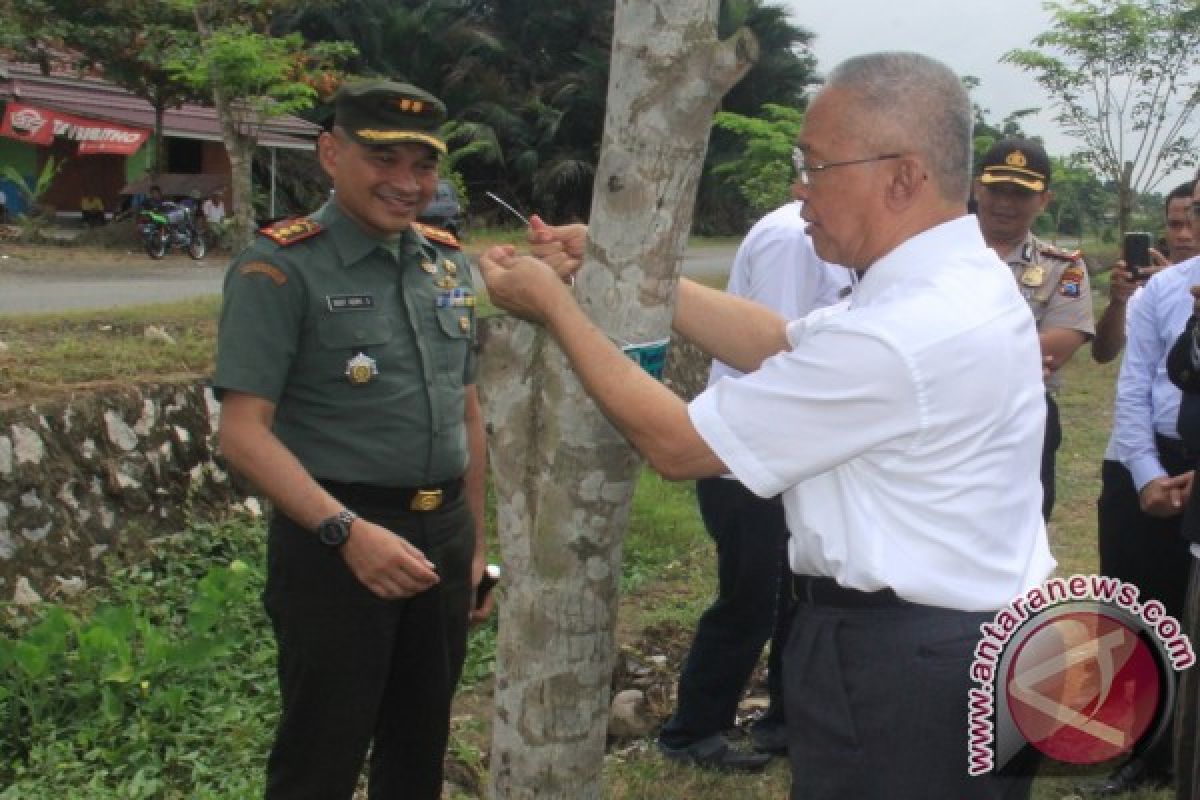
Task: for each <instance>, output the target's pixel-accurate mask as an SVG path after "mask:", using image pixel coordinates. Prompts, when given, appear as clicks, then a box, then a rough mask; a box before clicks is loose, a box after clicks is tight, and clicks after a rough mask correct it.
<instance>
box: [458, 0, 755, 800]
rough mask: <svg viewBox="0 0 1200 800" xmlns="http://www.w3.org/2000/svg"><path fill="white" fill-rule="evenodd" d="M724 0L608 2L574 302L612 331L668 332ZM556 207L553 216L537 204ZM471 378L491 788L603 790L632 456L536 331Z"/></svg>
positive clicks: (493, 326)
mask: <svg viewBox="0 0 1200 800" xmlns="http://www.w3.org/2000/svg"><path fill="white" fill-rule="evenodd" d="M717 8H718V0H618V2H617V7H616V25H615V31H614V36H613V56H612V69H611V74H610V79H609V88H608V106H607V117H606V119H605V129H604V142H603V149H602V151H601V155H600V163H599V166H598V169H597V173H596V185H595V192H594V195H593V199H592V219H591V229H590V233H589V239H588V245H587V252H586V259H585V264H584V267H583V270H582V271H581V273H580V276H579V280H578V283H577V286H576V292H577V293H578V296H579V299H580V302H581V304H582V305H583V307H584V308H585V309H586V310H587V312H588V314H589V315H590V316H591V317H592V319H593V320H595V322H596V323H597V324H598V325H599V326H600V327H601V328H602V329H603V330H605V331H607V332H609V334H610V336H612V338H613V339H614V341H617V342H621V343H641V342H649V341H654V340H658V339H663V338H666V337H667V336H669V334H670V321H671V315H672V311H673V305H674V293H675V286H676V283H677V281H678V278H679V271H680V267H681V264H682V261H683V254H684V249H685V247H686V244H687V236H688V232H689V231H690V229H691V223H692V209H693V204H694V201H695V195H696V188H697V185H698V183H699V179H700V172H701V168H702V166H703V160H704V152H705V149H706V147H707V144H708V135H709V129H710V127H711V121H712V115H713V112H714V111H715V109H716V107H717V104H718V103H719V102H720V99H721V97H722V96H723V95H724V94H725V92H726V91H727V90H728V89H729V87H731V86H732V85H733V84H734V83H736V82H737V80H739V79H740V78H741V77H742V75H744V74H745V72H746V71H747V70H748V69H749V67H750V65H751V61H752V60H753V59H754V58H755V57H756V54H757V47H756V45H755V43H754V39H753V36H752V35H751V34H750V33H749V32H746V31H741V32H739V33H738V34H737V35H735V36H734V37H732V38H731V39H729V40H727V41H725V42H718V41H717V40H716V22H715V20H716V17H717ZM547 212H548V216H551V217H552V216H553V213H552V209H547ZM482 338H483V347H484V358H483V371H482V375H481V377H480V382H479V385H480V388H481V390H482V391H483V392H484V407H485V413H486V415H487V424H488V432H489V451H490V459H491V463H492V468H493V480H494V487H495V491H496V498H497V504H498V513H497V523H498V528H499V537H500V544H501V551H502V557H503V561H504V565H505V588H504V597H503V602H502V603H501V605H500V620H499V625H500V636H499V643H498V645H497V679H496V718H495V723H494V734H493V740H492V753H491V764H492V789H493V793H494V796H495V797H496V798H529V800H533V798H537V800H552V799H553V798H564V800H566V799H567V798H569V799H570V800H587V799H588V798H599V797H600V795H601V790H600V785H601V781H600V777H601V770H602V767H603V761H604V745H605V735H606V729H607V722H608V703H609V693H610V686H609V684H610V676H611V673H612V666H613V659H614V636H615V631H616V615H617V601H618V581H619V577H620V565H621V541H622V537H623V535H624V532H625V529H626V523H627V522H628V518H629V507H630V503H631V500H632V497H633V490H634V485H635V482H636V478H637V474H638V468H639V466H640V463H641V462H640V459H639V458H638V456H637V454H636V453H634V452H633V450H632V449H631V448H630V447H629V445H628V444H627V443H626V441H625V440H624V439H623V438H622V437H621V436H620V434H618V433H617V431H616V430H615V429H614V428H613V427H612V426H611V425H610V424H609V423H608V421H607V420H606V419H605V418H604V417H603V416H602V415H601V414H600V412H599V411H598V410H597V409H596V407H595V406H594V405H593V403H592V402H591V400H590V399H589V398H588V397H587V395H586V394H585V393H584V392H583V390H582V388H581V386H580V384H579V381H578V380H577V378H576V377H575V375H574V373H573V372H572V371H571V370H570V367H569V366H568V364H567V362H566V360H565V358H564V357H563V355H562V353H561V351H560V350H559V349H558V347H557V346H556V345H555V344H554V342H553V341H552V340H551V339H550V338H549V337H547V335H546V333H545V332H544V331H543V330H542V329H541V328H539V327H536V326H532V325H529V324H527V323H524V322H521V321H519V320H516V319H513V318H500V319H495V320H492V321H491V323H490V324H489V325H487V326H485V329H484V331H483V334H482Z"/></svg>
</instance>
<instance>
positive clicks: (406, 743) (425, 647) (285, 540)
mask: <svg viewBox="0 0 1200 800" xmlns="http://www.w3.org/2000/svg"><path fill="white" fill-rule="evenodd" d="M340 499H342V500H343V501H344V502H346V503H347V504H348V505H350V507H352V508H354V509H355V510H356V511H357V512H358V513H359V514H360V515H361V516H362V517H364V518H366V519H370V520H372V521H373V522H377V523H379V524H380V525H383V526H384V527H386V528H388V529H389V530H392V531H396V532H399V533H402V534H403V535H404V537H405V538H406V539H407V540H408V541H409V542H410V543H412V544H413V545H415V546H416V547H417V548H419V549H420V550H421V552H422V553H424V554H425V556H426V557H427V558H428V559H429V560H430V561H432V562H434V563H435V564H436V565H437V568H438V575H439V576H440V577H441V582H440V583H439V584H438V585H437V586H435V587H434V588H432V589H429V590H428V591H425V592H422V593H421V594H418V595H416V596H414V597H411V598H409V599H407V600H382V599H380V598H378V597H376V596H375V595H373V594H372V593H371V592H370V591H369V590H368V589H367V588H366V587H365V586H363V585H362V584H361V583H359V582H358V579H357V578H355V577H354V575H353V574H352V573H351V572H350V570H349V569H348V568H347V567H346V565H345V562H344V561H343V560H342V557H341V554H340V553H338V552H337V551H334V550H331V549H330V548H328V547H326V546H325V545H322V544H320V543H319V542H317V540H316V537H315V536H314V535H313V534H311V533H309V532H307V531H305V530H303V529H301V528H299V527H298V526H297V525H295V524H294V523H293V522H292V521H291V520H289V519H287V518H286V517H283V516H281V515H276V516H275V517H274V518H273V519H272V521H271V526H270V532H269V536H270V538H269V541H268V548H267V586H266V590H265V591H264V593H263V603H264V605H265V607H266V609H267V614H268V615H269V616H270V618H271V623H272V625H273V626H274V629H275V638H276V641H277V644H278V648H279V689H280V695H281V696H282V703H283V710H282V713H281V715H280V720H279V728H278V731H277V732H276V737H275V744H274V747H273V748H272V750H271V754H270V757H269V758H268V760H267V790H266V797H267V798H268V800H350V797H351V796H352V795H353V793H354V786H355V783H356V781H357V780H358V776H359V773H360V772H361V771H362V766H363V761H364V759H365V758H366V754H367V749H368V747H370V750H371V763H370V765H369V771H368V796H369V797H370V798H371V799H372V800H390V799H391V798H399V797H403V798H405V800H434V799H435V798H439V797H441V794H442V760H443V758H444V756H445V749H446V742H447V739H448V736H449V727H450V702H451V699H452V697H453V695H454V689H455V687H456V686H457V684H458V678H459V675H460V673H461V670H462V662H463V658H464V656H465V654H466V638H467V611H468V609H467V606H468V603H469V599H470V596H471V594H472V592H471V587H470V582H471V558H472V556H473V554H474V550H475V534H474V521H473V518H472V517H471V513H470V511H469V509H468V507H467V503H466V500H465V499H464V498H463V496H462V495H459V497H458V498H457V500H455V501H452V502H451V503H449V504H448V505H447V506H446V507H444V508H443V509H441V510H439V511H436V512H432V513H424V514H422V513H414V512H409V511H395V510H393V509H388V508H379V507H371V506H370V505H369V504H368V503H367V501H365V500H363V499H362V498H352V497H344V498H340Z"/></svg>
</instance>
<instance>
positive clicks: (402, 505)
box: [317, 478, 463, 512]
mask: <svg viewBox="0 0 1200 800" xmlns="http://www.w3.org/2000/svg"><path fill="white" fill-rule="evenodd" d="M317 483H319V484H321V486H323V487H325V491H327V492H329V493H330V494H331V495H333V496H334V497H336V498H337V499H338V500H341V501H342V502H343V503H345V504H346V505H347V506H348V507H349V508H351V509H354V508H355V507H356V506H367V507H374V508H392V509H403V510H407V511H422V512H428V511H437V510H438V509H441V508H443V507H445V506H446V505H448V504H449V503H452V502H453V501H455V500H457V499H458V496H459V495H460V494H462V490H463V479H462V478H453V479H451V480H448V481H442V482H441V483H434V484H430V485H429V486H416V487H408V486H375V485H374V484H370V483H343V482H342V481H331V480H326V479H324V478H322V479H320V480H318V481H317Z"/></svg>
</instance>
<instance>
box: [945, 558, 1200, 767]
mask: <svg viewBox="0 0 1200 800" xmlns="http://www.w3.org/2000/svg"><path fill="white" fill-rule="evenodd" d="M980 632H981V633H982V634H983V636H982V638H981V639H980V640H979V643H978V644H977V645H976V646H975V654H974V655H975V657H974V660H973V661H972V663H971V681H972V682H973V683H974V684H976V685H975V686H972V687H971V689H970V691H969V693H968V694H969V704H968V722H969V727H968V753H967V771H968V773H969V774H971V775H984V774H987V773H989V772H993V771H997V770H1000V769H1002V768H1003V767H1004V766H1005V765H1006V764H1008V763H1009V762H1010V761H1012V759H1013V758H1015V757H1016V755H1017V754H1018V753H1020V752H1021V750H1022V748H1023V747H1024V746H1025V745H1026V744H1030V745H1032V746H1033V747H1034V748H1036V749H1037V750H1039V751H1040V752H1041V753H1043V754H1045V755H1046V756H1048V757H1050V758H1052V759H1054V760H1055V761H1058V762H1061V763H1064V764H1071V765H1091V764H1100V763H1102V762H1105V761H1109V760H1111V759H1113V758H1116V757H1118V756H1121V755H1124V754H1127V753H1130V752H1132V751H1134V749H1135V748H1138V749H1144V748H1145V747H1147V746H1148V745H1149V744H1150V743H1152V742H1153V741H1154V740H1155V739H1157V738H1158V737H1159V736H1160V735H1162V734H1163V732H1164V731H1165V729H1166V726H1167V724H1168V722H1169V719H1170V714H1169V712H1170V709H1171V706H1172V704H1173V701H1174V696H1175V673H1176V672H1180V671H1182V670H1185V669H1187V668H1188V667H1190V666H1192V665H1193V664H1194V663H1195V661H1196V655H1195V653H1194V651H1193V650H1192V643H1191V642H1190V641H1189V640H1188V637H1187V636H1186V635H1185V634H1184V633H1183V630H1182V626H1181V625H1180V623H1179V620H1177V619H1175V618H1174V617H1172V616H1170V615H1168V614H1167V612H1166V609H1165V608H1164V607H1163V605H1162V603H1160V602H1159V601H1157V600H1146V601H1145V602H1142V601H1141V600H1140V592H1139V590H1138V587H1136V586H1134V585H1132V584H1129V583H1125V582H1124V581H1121V580H1119V579H1117V578H1110V577H1105V576H1102V575H1072V576H1071V577H1070V578H1054V579H1051V580H1049V581H1047V582H1046V583H1045V584H1043V585H1042V586H1039V587H1036V588H1034V589H1030V590H1029V591H1028V592H1026V593H1025V594H1023V595H1021V596H1020V597H1017V598H1016V599H1014V600H1013V601H1012V602H1011V603H1009V605H1008V607H1007V608H1004V609H1002V610H1001V611H999V612H998V613H997V614H996V616H995V618H994V619H993V620H992V621H991V622H988V623H985V624H983V625H981V626H980Z"/></svg>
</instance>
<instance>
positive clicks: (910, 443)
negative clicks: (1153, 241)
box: [480, 53, 1054, 800]
mask: <svg viewBox="0 0 1200 800" xmlns="http://www.w3.org/2000/svg"><path fill="white" fill-rule="evenodd" d="M971 120H972V112H971V103H970V99H969V98H968V97H967V94H966V91H965V90H964V89H963V86H962V83H961V81H960V80H959V78H958V76H957V75H956V74H955V73H954V72H953V71H952V70H950V69H948V68H947V67H946V66H945V65H943V64H940V63H939V62H936V61H934V60H932V59H929V58H927V57H925V56H921V55H918V54H915V53H876V54H871V55H866V56H860V57H858V58H853V59H850V60H849V61H846V62H843V63H842V64H840V65H838V66H837V67H836V68H834V69H833V70H832V71H831V72H830V73H829V76H828V79H827V80H826V82H825V84H824V86H823V88H822V89H821V90H820V92H819V93H818V94H817V96H816V98H815V99H814V100H813V101H812V103H811V105H810V106H809V108H808V111H807V113H806V115H805V121H804V128H803V131H802V132H801V134H800V140H799V148H800V151H801V163H800V164H799V167H800V169H799V181H800V184H801V190H800V199H801V200H802V201H803V203H804V211H803V217H804V219H805V221H806V222H807V223H808V229H807V230H808V233H809V235H810V236H811V237H812V241H813V246H814V248H815V250H816V252H817V255H818V256H819V257H820V258H821V259H822V260H824V261H826V262H828V263H837V264H843V265H845V266H847V267H850V268H852V269H854V270H856V271H858V272H860V273H861V274H862V280H861V281H860V282H859V283H858V285H857V286H856V287H855V290H854V295H853V298H852V300H851V302H850V303H849V304H848V306H840V305H839V306H834V307H831V308H828V309H819V310H817V311H815V312H813V313H812V314H810V315H808V316H807V317H805V318H803V319H800V320H795V321H792V322H790V323H789V322H787V321H785V320H783V319H782V318H781V317H780V316H779V315H778V314H776V313H774V312H773V311H771V310H770V309H767V308H763V307H762V306H760V305H757V304H755V303H753V302H751V301H748V300H745V299H743V298H739V297H734V296H733V295H730V294H728V293H725V292H721V291H718V290H714V289H710V288H708V287H704V286H702V285H700V284H697V283H694V282H692V281H688V280H686V279H684V280H681V281H680V282H679V284H678V295H677V302H676V305H675V316H674V320H673V326H674V328H675V330H676V331H677V332H678V333H679V334H680V335H682V336H683V337H685V338H687V339H690V340H691V341H693V342H695V343H696V344H697V345H698V346H700V347H701V349H703V350H705V351H706V352H709V353H712V354H713V356H714V357H716V358H718V359H720V360H721V361H722V362H724V363H726V364H729V365H731V366H732V367H734V368H735V369H738V370H741V371H744V372H745V373H746V374H745V375H744V376H743V377H741V378H737V379H733V378H725V379H722V380H720V381H718V382H717V383H716V384H715V385H713V386H711V387H709V388H708V389H707V390H706V391H705V392H703V393H702V394H701V395H700V396H699V397H697V398H696V399H695V400H693V401H692V402H691V403H690V404H685V403H684V402H683V401H682V400H680V399H679V398H678V397H677V396H675V395H674V394H673V393H672V392H671V391H670V390H669V389H667V388H666V387H665V386H663V385H662V384H661V383H659V382H658V381H656V380H654V379H653V378H652V377H650V376H649V375H648V374H646V373H645V372H643V371H642V370H641V369H640V368H639V367H638V365H636V364H635V363H633V361H632V360H630V359H629V358H628V357H627V356H626V355H625V354H624V353H622V351H621V350H620V349H618V348H617V347H616V346H615V345H614V344H613V342H612V341H611V340H610V339H609V338H608V336H607V335H606V334H605V332H603V331H601V330H599V329H598V328H597V327H596V326H595V325H594V324H593V323H592V322H591V321H590V320H589V319H588V318H587V316H586V314H585V313H584V311H583V310H582V308H581V307H580V306H579V305H578V304H577V303H576V302H575V300H574V298H573V296H572V294H571V292H570V289H569V288H568V287H566V286H565V285H564V283H563V281H562V279H561V276H563V275H569V274H573V272H574V270H575V269H577V268H578V265H579V256H580V255H581V250H582V248H581V246H580V244H581V242H580V239H581V238H582V237H581V234H580V232H579V229H578V228H577V227H571V226H566V227H563V228H560V229H559V230H558V231H557V232H556V238H557V242H556V243H557V245H558V248H557V250H554V251H551V250H550V249H549V248H548V247H547V248H545V249H543V250H542V254H543V255H544V256H545V259H548V260H544V259H540V258H535V257H532V256H521V255H518V254H516V252H515V250H514V248H512V247H506V246H497V247H492V248H489V249H487V250H486V251H485V252H484V253H483V254H482V256H481V258H480V269H481V271H482V274H483V277H484V279H485V281H486V282H487V286H488V292H489V296H490V297H491V299H492V301H493V302H494V303H495V304H496V305H498V306H500V307H501V308H504V309H507V310H509V311H511V312H513V313H515V314H517V315H519V316H522V317H525V318H528V319H532V320H534V321H536V322H540V323H541V324H543V325H544V326H545V327H546V329H547V331H548V332H549V333H550V335H552V336H553V337H554V338H555V340H556V341H557V342H558V343H559V345H560V346H561V347H562V348H563V351H564V352H565V353H566V355H567V357H568V358H569V359H570V362H571V365H572V367H573V368H574V369H575V371H576V373H577V374H578V375H579V377H580V380H581V381H582V383H583V386H584V388H585V389H586V390H587V391H588V393H589V394H590V395H591V396H592V397H593V399H595V400H596V402H597V404H598V405H599V407H600V409H601V410H602V411H603V412H604V413H605V414H606V415H607V416H608V418H609V419H610V420H611V421H612V422H613V424H614V425H615V426H616V427H617V428H618V429H619V430H620V431H621V432H622V433H623V434H624V435H625V436H626V437H627V438H628V440H629V441H630V443H631V444H632V445H633V446H634V447H635V448H636V449H637V450H638V451H639V452H640V453H641V454H642V455H643V456H645V457H646V459H647V460H648V462H649V463H650V465H651V466H652V467H653V468H654V469H656V470H657V471H658V472H660V473H661V474H662V475H664V476H665V477H667V478H669V479H673V480H683V479H689V478H704V477H711V476H716V475H723V474H726V473H732V474H733V475H734V476H735V477H736V478H737V479H738V480H739V481H741V482H742V483H743V484H745V485H746V486H747V488H749V489H750V490H751V491H753V492H754V493H755V494H756V495H758V496H759V497H771V496H773V495H776V494H780V493H782V495H783V503H784V509H785V513H786V516H787V522H788V529H789V531H790V533H791V538H790V541H789V563H790V566H791V569H792V571H793V573H794V575H793V578H792V583H793V591H794V592H795V595H796V598H797V603H798V605H797V609H796V613H795V616H794V619H793V623H792V629H791V631H790V633H789V636H788V644H787V650H786V652H785V654H784V673H785V677H784V698H785V702H786V706H787V730H788V757H789V760H790V762H791V768H792V790H791V797H792V798H793V800H801V799H802V798H803V799H804V800H843V798H889V799H891V798H902V799H903V798H914V800H915V799H916V798H956V800H965V799H967V798H1021V797H1027V796H1028V792H1029V788H1030V780H1031V778H1030V776H1028V775H1001V774H989V775H986V776H980V777H977V778H972V777H970V776H968V774H967V756H966V754H967V720H968V710H967V697H968V689H969V684H970V679H969V672H970V670H969V667H970V664H971V661H972V658H973V652H974V648H975V645H976V643H977V642H978V640H979V635H980V634H979V626H980V625H981V624H982V623H983V622H985V621H988V620H990V619H993V617H994V615H995V613H996V610H997V609H999V608H1001V607H1003V606H1005V605H1006V604H1007V603H1009V602H1010V601H1011V600H1012V599H1013V598H1014V597H1017V596H1018V595H1020V594H1021V593H1023V592H1026V591H1028V590H1030V589H1032V588H1033V587H1035V586H1038V585H1040V584H1041V583H1042V581H1044V580H1045V579H1046V577H1047V576H1048V575H1049V574H1050V571H1051V570H1052V569H1053V567H1054V559H1053V558H1052V557H1051V555H1050V549H1049V546H1048V544H1047V541H1046V528H1045V524H1044V522H1043V520H1042V516H1041V508H1040V506H1041V488H1040V486H1039V483H1038V476H1037V475H1036V474H1034V471H1033V470H1032V469H1031V468H1030V467H1031V466H1032V465H1033V464H1036V463H1037V461H1038V458H1039V455H1040V452H1041V449H1042V439H1043V431H1044V428H1045V414H1046V401H1045V390H1044V387H1043V383H1042V375H1041V368H1040V362H1041V357H1040V353H1039V341H1038V336H1037V332H1036V330H1035V327H1034V321H1033V318H1032V317H1031V315H1030V313H1029V307H1028V305H1027V304H1026V303H1025V301H1024V300H1023V299H1022V297H1021V295H1020V294H1019V293H1018V292H1017V291H1016V289H1015V287H1014V285H1013V281H1012V278H1011V276H1010V274H1009V272H1008V270H1006V269H1005V267H1004V264H1003V262H1001V261H1000V260H999V259H998V258H997V256H996V254H995V252H994V251H992V250H991V249H989V247H988V245H987V244H986V243H985V241H984V239H983V237H982V236H981V235H980V230H979V226H978V225H977V224H976V222H975V220H974V219H973V218H971V217H969V216H966V215H965V214H964V213H963V210H964V209H965V207H966V202H967V195H968V192H969V186H970V182H971V174H970V163H971V143H972V140H971Z"/></svg>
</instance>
